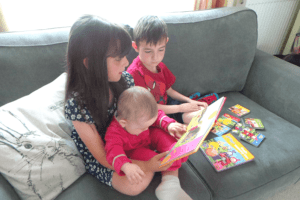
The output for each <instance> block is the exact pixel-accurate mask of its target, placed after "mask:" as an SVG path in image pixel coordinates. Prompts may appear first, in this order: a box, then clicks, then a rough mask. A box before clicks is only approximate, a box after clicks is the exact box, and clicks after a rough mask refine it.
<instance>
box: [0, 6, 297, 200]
mask: <svg viewBox="0 0 300 200" xmlns="http://www.w3.org/2000/svg"><path fill="white" fill-rule="evenodd" d="M161 17H162V18H163V19H164V20H165V21H166V23H167V25H168V29H169V38H170V40H169V43H168V44H167V50H166V55H165V59H164V62H165V63H166V65H167V66H168V67H169V68H170V70H171V71H172V72H173V73H174V74H175V75H176V77H177V80H176V83H175V85H174V88H175V89H177V90H178V91H180V92H181V93H183V94H185V95H189V94H191V93H193V92H196V91H198V92H201V93H202V94H206V93H210V92H217V93H218V94H219V95H220V96H226V97H227V100H226V103H225V105H224V107H223V110H222V111H221V114H223V113H225V112H226V113H228V111H227V110H226V109H227V108H228V107H230V106H232V105H235V104H237V103H238V104H241V105H243V106H245V107H247V108H249V109H250V110H251V113H250V114H249V115H247V117H257V118H260V119H262V121H263V122H264V125H265V127H266V129H265V130H264V131H261V132H262V133H263V134H264V135H266V139H265V141H264V142H263V143H262V144H261V145H260V146H259V147H258V148H256V147H254V146H250V145H248V144H246V143H243V144H244V145H245V146H246V148H247V149H248V150H249V151H250V152H251V153H252V154H253V155H254V156H255V159H254V161H252V162H249V163H246V164H244V165H241V166H238V167H235V168H232V169H229V170H226V171H223V172H216V171H215V170H214V169H213V168H212V166H211V165H210V164H209V162H208V161H207V160H206V158H205V157H204V156H203V154H202V153H201V152H200V151H198V152H197V153H195V154H193V155H191V156H190V157H189V160H188V161H187V162H186V163H184V164H183V166H182V168H181V169H180V171H179V173H180V181H181V185H182V187H183V189H184V190H185V191H186V192H187V193H188V194H190V196H191V197H192V198H193V199H195V200H196V199H201V200H208V199H216V200H229V199H230V200H247V199H249V200H253V199H265V198H267V197H269V196H272V195H274V194H275V193H276V192H277V191H279V190H281V189H284V188H286V187H287V186H289V185H291V184H294V183H296V182H297V181H299V179H300V156H299V152H300V145H299V141H300V139H299V138H300V103H299V101H300V93H299V86H300V68H299V67H297V66H295V65H292V64H290V63H287V62H285V61H283V60H280V59H278V58H276V57H274V56H272V55H269V54H267V53H265V52H262V51H260V50H258V49H257V48H256V44H257V34H258V33H257V16H256V13H255V12H254V11H253V10H250V9H247V8H220V9H214V10H207V11H196V12H182V13H172V14H164V15H161ZM68 34H69V27H66V28H55V29H48V30H36V31H26V32H11V33H2V34H0V70H1V78H0V86H1V90H0V106H2V105H4V104H6V103H8V102H11V101H13V100H16V99H18V98H21V97H23V96H25V95H27V94H29V93H30V92H32V91H34V90H36V89H38V88H40V87H41V86H43V85H45V84H47V83H49V82H51V81H53V80H54V79H55V78H56V77H58V76H59V75H60V74H61V73H63V72H64V71H65V68H64V65H65V52H66V45H67V40H68ZM135 56H136V53H135V52H134V51H132V52H131V53H130V54H129V55H128V60H129V62H131V61H132V60H133V59H134V57H135ZM212 137H214V136H213V135H211V134H210V135H209V136H208V138H212ZM160 178H161V176H160V174H159V173H157V174H156V175H155V176H154V179H153V181H152V182H151V184H150V186H149V187H148V188H147V189H146V190H145V191H144V192H143V193H141V194H140V195H138V196H135V197H129V196H125V195H123V194H120V193H118V192H116V191H115V190H113V189H111V188H109V187H108V186H106V185H104V184H101V183H99V182H98V181H97V180H96V179H95V178H93V177H92V176H91V175H89V174H87V173H85V174H84V175H82V176H81V177H80V178H79V179H77V180H76V181H75V182H74V183H73V184H72V185H71V186H70V187H68V188H65V190H64V191H62V192H61V193H60V194H59V195H58V196H57V197H56V198H55V199H57V200H66V199H73V200H75V199H78V200H79V199H90V200H91V199H97V200H98V199H143V200H147V199H156V197H155V195H154V190H155V188H156V187H157V185H158V184H159V183H160ZM0 199H11V200H15V199H19V196H18V194H17V193H16V192H15V190H14V188H13V187H12V186H11V185H10V183H9V182H8V181H7V180H6V179H5V178H4V177H3V176H2V175H0Z"/></svg>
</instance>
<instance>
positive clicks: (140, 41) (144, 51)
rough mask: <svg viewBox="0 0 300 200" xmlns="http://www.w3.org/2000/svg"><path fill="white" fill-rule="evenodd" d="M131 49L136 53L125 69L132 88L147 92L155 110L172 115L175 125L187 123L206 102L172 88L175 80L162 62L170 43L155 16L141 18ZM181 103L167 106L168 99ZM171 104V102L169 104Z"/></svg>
mask: <svg viewBox="0 0 300 200" xmlns="http://www.w3.org/2000/svg"><path fill="white" fill-rule="evenodd" d="M133 40H134V41H133V42H132V46H133V48H134V49H135V51H136V52H138V53H139V55H138V56H137V58H136V59H134V60H133V62H132V64H131V65H130V66H129V67H128V69H127V71H128V72H129V73H130V74H131V75H132V76H133V79H134V82H135V85H138V86H142V87H144V88H146V89H148V90H149V91H150V92H151V93H152V94H153V96H154V97H155V100H156V102H157V104H158V109H161V110H163V111H164V112H165V113H166V114H173V115H171V116H172V117H173V118H175V119H176V120H177V121H178V122H180V123H184V124H188V123H189V122H190V121H191V119H192V117H193V116H194V115H195V114H196V113H197V112H198V111H199V110H200V109H202V108H203V107H205V108H206V107H207V103H205V102H199V101H195V100H192V99H190V98H188V97H186V96H184V95H182V94H180V93H179V92H177V91H175V90H174V89H173V88H172V85H173V84H174V83H175V80H176V77H175V76H174V75H173V73H172V72H171V71H170V70H169V69H168V68H167V66H166V65H165V64H164V63H163V62H162V60H163V58H164V55H165V50H166V44H167V42H168V40H169V38H168V33H167V25H166V23H165V22H164V21H163V20H161V19H159V18H158V17H156V16H145V17H142V18H141V19H140V20H139V21H138V23H137V25H136V26H135V28H134V31H133ZM168 96H170V97H171V98H172V99H175V100H178V101H180V102H186V103H182V104H180V105H167V99H168ZM171 104H172V103H171Z"/></svg>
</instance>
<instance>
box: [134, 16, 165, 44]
mask: <svg viewBox="0 0 300 200" xmlns="http://www.w3.org/2000/svg"><path fill="white" fill-rule="evenodd" d="M167 37H168V28H167V24H166V23H165V22H164V21H163V20H162V19H160V18H158V17H157V16H152V15H147V16H144V17H142V18H140V19H139V21H138V22H137V24H136V26H135V27H134V29H133V40H134V41H135V43H136V45H137V46H139V43H140V42H141V41H146V44H148V43H150V44H154V45H156V44H157V42H158V41H160V40H161V39H162V38H167Z"/></svg>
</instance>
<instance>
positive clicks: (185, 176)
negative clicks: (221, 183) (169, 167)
mask: <svg viewBox="0 0 300 200" xmlns="http://www.w3.org/2000/svg"><path fill="white" fill-rule="evenodd" d="M189 165H190V164H189V163H183V165H182V167H181V168H180V169H179V179H180V184H181V187H182V188H183V189H184V190H185V191H186V192H187V193H188V194H189V195H190V196H191V198H192V199H194V200H209V199H212V194H211V192H210V190H209V188H208V187H207V186H206V184H205V183H204V182H203V181H202V179H201V178H199V177H198V175H197V173H195V172H194V171H193V170H192V169H191V168H190V166H189ZM160 182H161V175H160V173H156V174H155V175H154V178H153V180H152V182H151V183H150V185H149V186H148V187H147V189H146V190H145V191H143V192H142V193H141V194H139V195H137V196H135V197H132V196H126V195H124V194H121V193H119V192H117V191H116V190H115V189H113V188H111V187H109V186H107V185H104V184H102V183H100V182H99V181H98V180H97V179H96V178H94V177H93V176H91V175H90V174H84V175H83V176H82V177H80V178H79V179H78V180H77V181H76V182H75V183H74V184H72V185H71V186H70V187H69V188H68V189H66V190H65V191H64V192H62V193H61V194H60V195H59V196H58V197H57V198H56V200H69V199H72V200H82V199H89V200H102V199H103V200H106V199H122V200H134V199H136V200H140V199H143V200H157V198H156V196H155V189H156V188H157V186H158V185H159V183H160Z"/></svg>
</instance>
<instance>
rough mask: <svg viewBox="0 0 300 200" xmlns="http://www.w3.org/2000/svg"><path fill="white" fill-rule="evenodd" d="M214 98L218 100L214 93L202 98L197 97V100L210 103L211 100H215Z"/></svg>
mask: <svg viewBox="0 0 300 200" xmlns="http://www.w3.org/2000/svg"><path fill="white" fill-rule="evenodd" d="M216 100H218V98H217V97H216V95H211V96H207V97H202V98H200V99H198V100H197V101H200V102H206V103H207V105H210V104H212V103H213V102H215V101H216Z"/></svg>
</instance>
